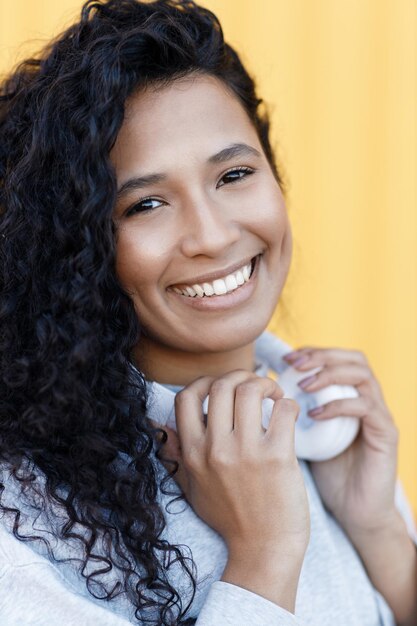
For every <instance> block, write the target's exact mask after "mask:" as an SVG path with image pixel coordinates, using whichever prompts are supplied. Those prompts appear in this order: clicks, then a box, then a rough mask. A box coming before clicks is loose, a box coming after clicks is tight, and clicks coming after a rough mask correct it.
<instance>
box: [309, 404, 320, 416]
mask: <svg viewBox="0 0 417 626" xmlns="http://www.w3.org/2000/svg"><path fill="white" fill-rule="evenodd" d="M323 410H324V406H317V407H316V408H315V409H310V410H309V411H307V413H308V414H309V415H318V414H319V413H323Z"/></svg>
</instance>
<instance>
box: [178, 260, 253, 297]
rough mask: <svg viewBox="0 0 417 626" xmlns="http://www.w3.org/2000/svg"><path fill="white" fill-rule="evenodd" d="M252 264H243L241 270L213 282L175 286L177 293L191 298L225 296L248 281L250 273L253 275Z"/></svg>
mask: <svg viewBox="0 0 417 626" xmlns="http://www.w3.org/2000/svg"><path fill="white" fill-rule="evenodd" d="M251 270H252V266H251V264H250V263H248V265H245V266H243V267H242V268H240V270H237V271H236V272H234V273H233V274H229V275H228V276H225V277H224V278H218V279H217V280H213V282H212V283H203V284H202V285H199V284H195V285H192V286H191V285H187V286H184V287H183V288H182V289H179V288H178V287H173V290H174V291H175V293H178V294H180V295H182V296H187V297H189V298H195V297H198V298H203V297H207V296H208V297H210V296H214V295H216V296H223V295H224V294H226V293H230V292H231V291H234V290H235V289H237V288H238V287H240V286H241V285H243V284H244V283H247V282H248V280H249V278H250V275H251Z"/></svg>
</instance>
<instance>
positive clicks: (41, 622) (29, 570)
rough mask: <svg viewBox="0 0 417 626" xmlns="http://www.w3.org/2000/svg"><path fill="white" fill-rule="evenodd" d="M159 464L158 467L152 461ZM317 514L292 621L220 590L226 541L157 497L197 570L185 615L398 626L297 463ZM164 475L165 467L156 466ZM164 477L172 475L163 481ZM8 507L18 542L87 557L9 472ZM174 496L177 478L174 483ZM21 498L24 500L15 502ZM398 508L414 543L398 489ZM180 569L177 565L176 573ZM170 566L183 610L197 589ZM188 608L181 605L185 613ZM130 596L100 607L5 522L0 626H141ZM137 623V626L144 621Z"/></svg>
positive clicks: (238, 625) (68, 572) (241, 594)
mask: <svg viewBox="0 0 417 626" xmlns="http://www.w3.org/2000/svg"><path fill="white" fill-rule="evenodd" d="M156 463H157V464H159V462H158V461H156ZM300 465H301V469H302V472H303V475H304V479H305V484H306V488H307V493H308V499H309V505H310V513H311V536H310V543H309V545H308V548H307V552H306V555H305V559H304V563H303V567H302V570H301V576H300V580H299V585H298V592H297V599H296V608H295V615H293V614H292V613H289V612H288V611H286V610H284V609H283V608H281V607H279V606H277V605H276V604H274V603H273V602H270V601H269V600H267V599H265V598H263V597H262V596H261V595H258V594H255V593H252V592H251V591H248V590H246V589H243V588H241V587H238V586H236V585H233V584H230V583H226V582H223V581H220V578H221V576H222V572H223V570H224V567H225V564H226V561H227V550H226V546H225V543H224V541H223V539H222V538H221V536H220V535H218V534H217V533H216V532H215V531H214V530H213V529H211V528H210V527H209V526H207V525H206V524H205V523H204V522H203V521H202V520H201V519H200V518H199V517H198V516H197V515H196V514H195V513H194V512H193V510H192V509H191V508H190V506H189V505H188V504H187V503H186V502H185V501H184V500H182V501H177V502H174V503H172V499H173V497H172V496H166V495H163V494H162V493H160V494H159V501H160V504H161V505H162V507H164V508H165V507H166V506H167V505H168V503H169V502H171V503H170V504H169V506H168V507H167V510H166V511H165V516H166V521H167V527H166V529H165V531H164V534H163V536H164V538H166V539H167V540H168V541H170V542H171V543H174V544H182V546H183V553H184V554H185V555H187V554H190V553H192V556H193V559H194V562H195V564H196V566H197V581H198V589H197V594H196V596H195V598H194V601H193V604H192V607H191V609H190V611H189V614H187V616H188V615H189V616H191V617H195V618H196V617H197V618H198V619H197V625H198V626H296V625H297V626H307V625H308V626H334V624H337V625H338V626H393V625H394V624H395V622H394V619H393V615H392V612H391V611H390V609H389V607H388V606H387V604H386V602H385V600H384V598H383V597H382V596H381V595H380V594H379V593H378V592H377V591H376V590H375V589H374V587H373V586H372V584H371V582H370V580H369V578H368V576H367V574H366V571H365V569H364V567H363V565H362V562H361V560H360V558H359V556H358V554H357V553H356V551H355V549H354V548H353V546H352V544H351V543H350V542H349V539H348V538H347V536H346V535H345V534H344V532H343V530H342V529H341V527H340V526H339V525H338V523H337V522H336V521H335V519H334V518H333V517H332V516H331V515H330V514H329V513H328V512H327V511H326V510H325V508H324V507H323V504H322V502H321V499H320V496H319V494H318V491H317V489H316V486H315V483H314V481H313V478H312V475H311V472H310V469H309V465H308V463H307V462H304V461H300ZM158 471H159V475H160V476H162V475H164V472H165V470H164V468H163V467H162V465H161V464H159V469H158ZM165 473H166V472H165ZM3 481H4V482H5V483H6V489H5V492H4V494H3V501H4V502H5V503H6V502H7V503H8V504H13V503H14V504H16V502H17V504H18V505H19V508H21V509H22V510H23V512H24V513H23V515H22V533H27V534H32V535H33V534H37V535H38V536H44V537H46V538H47V539H48V540H49V541H50V542H51V546H52V548H53V550H54V554H55V556H58V558H68V557H70V558H72V559H77V558H78V559H79V558H80V557H81V558H82V554H81V553H80V544H79V543H77V542H75V541H74V542H72V541H66V542H63V541H62V540H56V539H54V538H53V536H52V535H51V534H50V532H49V533H48V530H49V531H50V529H51V527H52V526H53V519H54V515H59V512H57V511H53V510H48V511H46V512H44V513H42V514H41V515H40V516H39V515H38V516H37V517H36V515H35V514H34V512H33V509H31V508H30V507H29V506H27V503H26V502H25V501H24V498H23V496H18V495H17V493H18V492H17V490H16V485H15V483H14V481H13V479H12V478H11V477H10V476H7V475H6V472H5V471H4V472H3V476H2V482H3ZM168 486H169V487H170V489H172V490H175V489H176V484H175V483H174V481H172V479H170V482H169V483H168ZM19 498H20V499H19ZM396 501H397V506H398V508H399V510H400V512H401V514H402V515H403V517H404V520H405V521H406V524H407V527H408V529H409V533H410V535H411V536H412V537H413V539H414V541H415V542H416V543H417V533H416V529H415V526H414V521H413V518H412V514H411V512H410V508H409V505H408V503H407V500H406V498H405V496H404V493H403V490H402V488H401V485H400V483H397V492H396ZM175 565H177V564H174V566H175ZM174 566H173V567H171V568H170V569H169V579H170V582H171V583H172V585H173V586H174V587H175V588H176V589H177V590H178V591H179V593H180V595H181V597H182V599H183V600H184V602H187V600H188V599H189V598H190V597H191V583H190V582H189V579H188V578H186V577H185V575H184V573H183V570H182V569H181V567H180V566H179V565H178V568H177V569H176V568H175V567H174ZM183 606H185V604H183ZM137 623H138V622H137V621H136V620H135V618H134V616H133V606H132V604H131V603H130V602H129V601H128V599H127V598H126V596H124V595H120V596H118V597H116V598H115V599H114V600H111V601H103V600H96V599H95V598H94V597H93V596H91V595H90V594H89V593H88V591H87V588H86V584H85V579H83V578H82V577H81V575H80V574H79V571H78V564H77V562H76V560H74V561H71V562H66V563H56V562H53V561H51V560H50V559H49V558H48V553H47V551H46V549H45V546H44V544H43V543H42V542H40V541H35V542H32V541H31V542H26V543H23V542H21V541H19V540H17V539H15V538H14V536H13V535H12V534H11V528H10V522H8V521H7V519H6V518H3V519H0V624H1V625H2V626H26V625H27V626H54V625H58V624H59V625H60V626H80V625H83V626H98V625H100V626H127V624H137ZM139 623H140V622H139Z"/></svg>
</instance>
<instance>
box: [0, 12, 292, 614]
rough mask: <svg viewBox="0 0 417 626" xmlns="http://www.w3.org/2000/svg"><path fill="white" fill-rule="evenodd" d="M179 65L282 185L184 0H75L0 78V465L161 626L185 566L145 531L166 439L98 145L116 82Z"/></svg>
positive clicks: (231, 64) (238, 71) (234, 83)
mask: <svg viewBox="0 0 417 626" xmlns="http://www.w3.org/2000/svg"><path fill="white" fill-rule="evenodd" d="M191 73H203V74H208V75H212V76H215V77H217V78H218V79H220V80H222V81H223V82H224V84H225V85H227V86H228V87H229V89H230V90H231V91H232V92H234V94H235V95H236V97H237V98H238V99H239V101H240V102H241V104H242V106H243V107H244V109H245V110H246V111H247V113H248V115H249V117H250V119H251V120H252V122H253V124H254V127H255V128H256V131H257V133H258V136H259V138H260V141H261V145H262V147H263V149H264V152H265V155H266V157H267V158H268V160H269V163H270V165H271V168H272V170H273V172H274V175H275V176H276V179H277V181H278V182H279V184H280V185H281V187H283V181H282V179H281V178H280V175H279V173H278V171H277V167H276V164H275V160H274V154H273V151H272V149H271V146H270V141H269V117H268V113H267V111H266V109H265V110H263V112H261V108H262V107H260V105H261V104H262V102H263V101H262V100H261V99H259V98H258V97H257V95H256V91H255V83H254V80H253V79H252V78H251V77H250V76H249V74H248V73H247V71H246V70H245V68H244V67H243V65H242V63H241V61H240V59H239V56H238V54H237V53H236V52H235V51H234V50H233V48H231V47H230V46H229V45H228V44H227V43H225V42H224V38H223V32H222V28H221V26H220V23H219V21H218V19H217V18H216V16H215V15H214V14H213V13H212V12H210V11H209V10H207V9H205V8H202V7H200V6H198V5H197V4H195V3H194V2H192V1H191V0H156V1H155V2H140V1H137V0H107V1H103V2H102V1H96V0H87V2H85V3H84V4H83V6H82V9H81V16H80V19H79V21H78V22H76V23H75V24H73V25H72V26H70V27H69V28H68V29H67V30H65V31H64V32H63V33H61V34H60V35H59V36H58V37H56V38H55V39H54V40H52V41H51V42H50V43H49V44H48V45H47V46H45V47H44V48H43V49H42V50H41V52H40V53H39V54H38V55H37V57H36V58H29V59H26V60H25V61H23V62H21V63H20V64H19V65H18V66H17V67H16V68H15V69H14V71H13V72H12V73H11V74H9V76H8V77H7V78H6V79H5V80H4V81H3V82H2V84H1V85H0V250H1V252H0V254H1V261H0V281H1V296H0V297H1V300H0V363H1V365H0V464H1V467H2V468H7V472H8V475H9V476H11V477H12V478H13V479H14V480H15V481H16V482H17V484H18V485H20V488H21V493H22V494H25V498H26V499H27V500H28V502H30V504H31V506H32V507H34V508H35V509H37V510H38V511H42V510H43V509H46V508H47V507H48V506H49V505H50V503H53V505H54V507H55V508H57V510H59V511H61V514H60V517H59V519H60V520H61V523H60V524H59V525H58V527H57V528H56V529H55V530H54V533H55V534H56V536H58V537H59V538H61V539H69V538H71V540H74V541H77V542H79V546H80V553H81V554H82V555H83V559H82V560H81V562H80V563H79V570H78V571H79V573H80V574H81V575H82V576H84V577H85V580H86V585H87V588H88V590H89V591H90V593H91V594H92V595H94V596H95V597H96V598H100V599H107V600H111V599H112V598H114V597H115V596H116V595H118V594H121V593H124V594H127V597H128V598H129V601H130V602H131V603H132V606H133V607H134V608H135V613H134V614H135V618H136V619H137V620H138V621H140V623H145V622H146V623H154V624H160V625H162V626H164V625H168V624H188V623H194V621H193V620H190V619H188V620H187V619H186V617H185V616H186V613H187V610H188V609H189V607H190V604H191V602H189V603H188V605H187V606H186V607H184V606H183V602H182V598H181V597H180V595H179V594H178V592H177V591H176V590H175V589H174V588H173V587H172V586H171V584H170V583H169V581H168V578H167V576H166V572H167V570H168V569H169V567H170V564H172V563H173V562H175V561H178V562H179V563H181V566H182V568H183V569H184V572H185V574H186V575H188V576H189V578H190V580H191V582H192V585H193V589H194V593H193V597H194V594H195V579H194V577H195V567H194V564H193V562H192V559H191V558H190V557H188V556H185V555H184V554H183V552H182V551H181V549H180V547H179V546H175V545H170V544H169V543H167V542H166V541H165V540H163V539H162V538H161V533H162V531H163V529H164V528H165V518H164V514H163V511H162V509H161V506H160V505H159V504H158V502H157V494H158V489H163V481H162V483H161V484H160V483H159V481H158V472H157V471H156V469H155V461H154V459H153V451H154V450H155V448H156V455H157V458H158V459H159V458H160V457H159V456H158V453H159V451H160V447H161V444H162V443H164V441H165V440H166V436H165V433H163V431H161V430H160V429H154V428H153V427H152V426H151V423H150V422H149V421H148V420H147V419H146V401H147V397H146V385H145V380H144V377H143V375H142V374H140V373H137V374H136V375H135V377H134V378H133V377H132V368H131V366H130V363H131V355H132V351H133V347H134V346H136V345H137V344H138V342H140V335H141V327H140V321H139V320H138V319H137V316H136V313H135V310H134V307H133V303H132V301H131V299H130V298H129V297H128V295H127V294H126V293H125V292H124V291H123V289H122V288H121V286H120V284H119V282H118V279H117V275H116V273H115V226H114V224H113V222H112V212H113V208H114V205H115V199H116V190H117V186H116V177H115V172H114V168H113V166H112V164H111V162H110V158H109V153H110V151H111V148H112V147H113V145H114V144H115V141H116V138H117V134H118V132H119V130H120V127H121V125H122V122H123V118H124V111H125V103H126V99H127V98H128V97H129V95H131V94H132V93H133V92H135V91H136V90H140V89H142V88H145V87H146V86H148V85H154V86H157V85H162V86H163V85H165V84H169V83H171V82H172V81H174V80H176V79H178V78H181V77H184V76H186V75H188V74H191ZM139 345H140V344H139ZM160 435H162V438H160V437H159V436H160ZM174 465H175V466H176V467H175V468H174V470H173V471H172V472H170V473H169V476H172V475H173V474H174V473H175V471H176V469H177V465H176V464H174ZM34 468H36V470H37V471H34ZM2 475H3V479H2V480H3V482H2V483H1V484H0V493H2V494H3V495H4V491H5V478H4V476H6V474H5V473H4V472H3V474H2ZM41 476H42V479H41V478H40V477H41ZM0 512H1V513H3V514H5V515H6V518H7V519H11V520H12V527H13V532H14V534H15V537H16V538H17V539H20V540H30V541H41V538H40V537H37V536H36V535H33V536H27V535H25V534H24V533H22V530H21V524H20V520H21V511H20V510H19V507H18V506H17V505H16V506H13V505H11V504H10V503H9V502H8V501H6V500H5V499H4V498H3V497H2V498H1V500H0ZM43 541H44V540H43ZM99 547H100V549H99ZM48 550H49V553H50V555H51V556H52V558H55V559H57V560H58V557H57V556H56V555H54V553H53V550H52V548H51V546H49V547H48ZM110 571H111V572H112V574H113V577H112V581H113V582H112V584H111V585H110V584H108V583H107V582H106V577H105V576H106V574H107V573H108V572H110ZM114 581H116V582H114ZM147 616H150V617H149V618H148V617H147ZM152 616H153V617H152Z"/></svg>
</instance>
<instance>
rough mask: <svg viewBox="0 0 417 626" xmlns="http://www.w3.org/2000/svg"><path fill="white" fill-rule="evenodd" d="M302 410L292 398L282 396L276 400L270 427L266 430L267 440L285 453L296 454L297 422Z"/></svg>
mask: <svg viewBox="0 0 417 626" xmlns="http://www.w3.org/2000/svg"><path fill="white" fill-rule="evenodd" d="M299 412H300V406H299V405H298V403H297V402H296V401H295V400H292V399H291V398H281V399H279V400H277V401H276V402H275V405H274V408H273V410H272V415H271V419H270V422H269V425H268V428H267V429H266V431H265V434H264V439H265V441H267V442H269V443H270V444H272V446H274V447H276V449H277V450H280V451H282V452H283V453H289V454H291V455H294V456H295V422H296V420H297V417H298V414H299Z"/></svg>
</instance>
